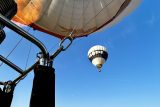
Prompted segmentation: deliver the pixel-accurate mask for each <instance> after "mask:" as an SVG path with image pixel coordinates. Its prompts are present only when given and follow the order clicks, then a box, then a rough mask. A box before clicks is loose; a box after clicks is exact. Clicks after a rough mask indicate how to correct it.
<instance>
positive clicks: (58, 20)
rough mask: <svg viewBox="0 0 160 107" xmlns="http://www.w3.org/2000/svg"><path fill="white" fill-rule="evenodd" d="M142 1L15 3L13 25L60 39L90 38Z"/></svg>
mask: <svg viewBox="0 0 160 107" xmlns="http://www.w3.org/2000/svg"><path fill="white" fill-rule="evenodd" d="M139 1H140V0H16V2H17V4H18V12H17V15H16V16H15V17H14V18H13V20H14V21H16V22H19V23H21V24H25V25H29V26H31V27H33V28H34V29H36V30H39V31H42V32H45V33H48V34H51V35H53V36H56V37H58V38H60V39H63V38H64V37H66V36H69V35H72V37H73V38H76V37H82V36H87V35H89V34H91V33H93V32H95V31H98V30H100V29H101V28H103V27H109V26H112V25H113V24H115V23H117V22H118V21H120V20H121V19H122V18H123V17H124V16H125V15H127V14H128V13H130V12H131V11H132V10H133V9H134V8H135V7H136V6H137V4H138V3H139Z"/></svg>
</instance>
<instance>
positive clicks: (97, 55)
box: [88, 45, 108, 72]
mask: <svg viewBox="0 0 160 107" xmlns="http://www.w3.org/2000/svg"><path fill="white" fill-rule="evenodd" d="M88 58H89V60H90V61H91V62H92V64H93V65H94V66H96V67H97V69H98V70H99V72H100V71H101V68H102V66H103V64H104V63H105V62H106V60H107V58H108V52H107V49H106V48H105V47H104V46H101V45H95V46H93V47H91V48H90V49H89V51H88Z"/></svg>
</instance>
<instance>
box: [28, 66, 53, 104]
mask: <svg viewBox="0 0 160 107" xmlns="http://www.w3.org/2000/svg"><path fill="white" fill-rule="evenodd" d="M54 71H55V70H54V68H52V67H48V66H42V65H38V66H36V67H35V69H34V73H35V76H34V80H33V87H32V94H31V99H30V107H55V73H54Z"/></svg>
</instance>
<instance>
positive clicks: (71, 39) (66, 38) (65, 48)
mask: <svg viewBox="0 0 160 107" xmlns="http://www.w3.org/2000/svg"><path fill="white" fill-rule="evenodd" d="M66 40H69V41H70V43H69V44H68V45H67V46H66V47H64V45H63V43H64V42H65V41H66ZM72 41H73V38H72V37H71V36H68V37H65V38H64V39H63V40H62V41H61V42H60V44H59V46H60V47H63V49H62V51H65V50H67V49H68V48H69V47H70V45H71V44H72Z"/></svg>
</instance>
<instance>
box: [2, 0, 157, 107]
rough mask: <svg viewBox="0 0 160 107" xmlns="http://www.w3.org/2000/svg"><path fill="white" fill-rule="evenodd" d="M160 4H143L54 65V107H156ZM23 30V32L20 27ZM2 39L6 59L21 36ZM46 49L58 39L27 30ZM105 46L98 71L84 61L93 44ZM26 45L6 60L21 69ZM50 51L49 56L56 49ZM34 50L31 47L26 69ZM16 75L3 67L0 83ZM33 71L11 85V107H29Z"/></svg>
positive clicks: (10, 34)
mask: <svg viewBox="0 0 160 107" xmlns="http://www.w3.org/2000/svg"><path fill="white" fill-rule="evenodd" d="M159 4H160V1H158V0H155V1H150V0H144V1H142V2H141V4H140V5H139V6H138V8H137V9H136V10H135V11H134V12H132V13H131V14H130V15H128V16H127V17H125V18H124V19H123V20H122V21H121V22H120V23H118V24H116V25H115V26H113V27H111V28H109V29H105V30H103V31H101V32H97V33H94V34H92V35H90V36H89V37H87V38H81V39H77V40H75V41H74V43H73V45H72V46H71V47H70V48H69V49H68V50H67V51H65V52H63V53H61V54H60V55H59V56H58V57H57V58H56V59H55V61H54V68H55V69H56V107H160V103H159V101H160V30H159V29H160V13H159ZM24 29H26V30H28V28H24ZM6 32H7V38H6V40H5V41H4V43H3V44H2V45H1V46H0V54H2V55H7V54H8V53H9V51H10V50H11V49H12V48H13V47H14V45H15V44H16V43H17V41H19V39H20V37H19V36H17V35H16V34H15V33H13V32H11V31H10V30H9V29H6ZM29 32H30V33H31V34H33V35H35V36H36V37H38V38H39V39H40V40H41V41H42V42H43V43H44V44H45V45H46V47H47V48H49V49H50V48H51V47H52V46H54V48H55V49H57V47H58V42H59V40H58V39H56V38H55V37H52V36H48V35H46V34H44V33H41V32H38V31H32V30H29ZM96 44H100V45H104V46H106V47H107V49H108V51H109V59H108V60H107V62H106V63H105V65H104V66H103V69H102V72H101V73H98V71H97V69H96V68H95V67H94V66H93V65H92V64H91V63H90V62H89V60H88V59H87V52H88V50H89V48H90V47H92V46H93V45H96ZM29 47H30V43H29V42H27V41H26V40H23V41H22V42H21V44H20V46H18V48H17V49H16V50H15V51H14V52H13V54H12V55H11V56H10V57H9V59H10V60H12V61H13V62H15V63H16V64H17V65H19V66H20V67H22V68H25V64H26V57H27V53H28V50H29ZM55 49H52V50H51V52H53V51H55ZM38 51H39V50H38V49H37V48H35V46H33V45H32V49H31V55H30V58H29V63H28V66H29V65H31V64H32V63H33V62H34V60H35V58H36V55H35V54H36V53H37V52H38ZM16 76H18V74H17V73H16V72H14V71H13V70H12V69H10V68H9V67H7V66H6V65H3V66H1V67H0V80H4V81H6V80H8V79H11V80H12V79H14V78H15V77H16ZM32 79H33V73H30V74H29V75H28V76H27V77H26V78H25V79H24V80H22V81H21V82H20V83H19V84H18V85H17V87H16V89H15V93H14V100H13V103H12V107H29V100H30V94H31V87H32Z"/></svg>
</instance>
